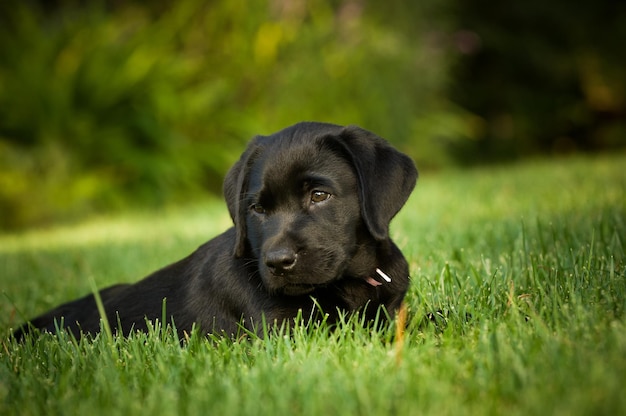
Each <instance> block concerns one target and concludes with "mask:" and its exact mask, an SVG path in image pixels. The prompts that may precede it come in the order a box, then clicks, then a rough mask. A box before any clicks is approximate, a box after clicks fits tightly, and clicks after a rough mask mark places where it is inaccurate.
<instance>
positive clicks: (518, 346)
mask: <svg viewBox="0 0 626 416" xmlns="http://www.w3.org/2000/svg"><path fill="white" fill-rule="evenodd" d="M623 166H626V156H620V155H618V156H611V157H608V156H605V157H598V158H582V157H581V158H572V159H567V160H559V161H535V162H527V163H524V164H520V165H514V166H507V167H498V168H489V169H479V170H472V171H462V170H460V171H454V172H443V173H439V174H429V173H428V172H425V173H423V174H422V176H421V178H420V180H419V182H418V186H417V189H416V192H415V193H414V195H413V196H412V197H411V199H410V201H409V203H408V204H407V206H406V207H405V208H404V210H403V211H402V212H401V213H400V214H399V216H398V217H397V218H396V219H395V220H394V223H393V227H392V233H393V235H394V239H395V240H396V241H397V243H398V244H399V245H400V246H401V248H402V249H403V251H404V252H405V254H406V255H407V258H408V260H409V263H410V267H411V275H412V276H411V277H412V285H411V288H410V290H409V294H408V296H407V306H408V309H409V319H408V326H407V330H406V333H405V336H404V343H403V345H402V346H401V347H398V346H397V345H395V342H396V341H395V340H394V333H395V331H394V330H393V328H391V329H383V330H380V331H374V330H371V329H363V328H362V327H361V325H360V324H359V321H358V317H356V318H352V319H347V322H345V323H344V324H342V325H340V328H338V329H335V330H331V329H329V328H328V327H326V326H325V325H323V324H322V325H320V326H317V327H310V328H305V327H303V326H302V325H295V327H292V328H291V329H290V330H288V331H287V330H283V331H282V332H281V331H279V332H278V333H276V334H274V335H273V336H272V337H269V338H268V339H264V340H262V339H254V338H252V339H240V340H236V341H231V340H226V339H221V338H211V339H209V340H206V339H205V338H204V337H202V336H198V334H194V335H192V336H191V338H190V339H189V340H188V345H187V346H186V347H184V348H181V347H180V346H179V341H178V340H177V339H176V338H175V337H174V336H173V335H172V334H171V332H168V331H161V330H160V328H159V327H158V325H157V328H155V330H154V331H153V332H152V333H150V334H148V335H144V334H137V335H134V336H132V337H131V338H129V339H113V340H111V339H108V338H107V337H100V338H97V339H96V340H94V341H92V342H86V341H81V342H78V343H77V342H74V341H72V340H71V339H68V338H67V337H61V338H56V337H53V336H45V337H43V338H41V339H38V340H36V341H35V340H33V341H30V342H28V343H26V344H25V345H16V344H14V343H12V342H9V341H3V344H2V349H1V350H0V362H1V365H0V400H1V402H0V403H1V404H0V414H44V413H45V414H78V413H85V412H89V414H111V413H114V414H131V413H139V412H141V413H150V414H272V415H274V414H436V415H448V414H449V415H452V414H454V415H458V414H480V415H482V414H503V413H506V414H524V415H526V414H567V415H576V414H580V415H586V414H619V413H623V412H624V411H625V410H626V394H625V392H626V391H625V390H624V385H625V384H626V376H625V375H624V374H626V322H625V319H624V318H625V311H626V270H625V268H626V262H625V260H626V250H625V244H626V242H625V241H624V239H625V238H626V173H624V169H623ZM377 197H384V194H381V195H378V196H377ZM229 224H230V220H229V218H228V214H227V211H226V207H225V205H224V204H222V203H214V204H207V205H206V206H196V207H186V208H181V210H174V211H169V212H165V213H160V214H157V213H146V214H145V215H138V214H133V215H128V216H124V217H118V218H111V219H102V220H98V221H94V222H90V223H86V224H82V225H77V226H74V227H65V228H59V229H56V230H47V231H33V232H30V233H27V234H24V235H15V236H6V237H1V238H0V279H1V280H0V281H1V283H2V292H3V295H4V300H3V301H2V302H0V331H2V334H3V336H6V335H8V333H9V328H10V327H14V326H15V325H16V324H18V323H20V322H21V318H20V316H19V314H18V313H17V312H16V309H19V312H21V313H22V314H24V315H26V316H33V315H34V314H36V313H39V312H42V311H43V310H45V309H46V308H48V307H51V306H54V305H55V304H57V303H59V302H61V301H64V300H67V299H70V298H72V297H74V296H78V295H81V294H84V293H88V292H89V291H90V286H89V281H90V279H93V280H95V281H96V283H97V284H98V285H99V286H105V285H107V284H111V283H114V282H118V281H135V280H137V279H138V278H140V277H142V276H144V275H146V274H147V273H149V272H151V271H153V270H155V269H157V268H159V267H161V266H163V265H165V264H167V263H169V262H172V261H175V260H177V259H180V258H181V257H183V256H184V255H186V254H188V253H189V252H191V251H192V250H193V249H195V247H197V246H198V245H199V244H200V243H202V242H203V241H205V240H207V239H209V238H211V237H212V236H214V235H216V234H217V233H219V232H221V231H222V230H224V229H226V228H227V227H228V226H229Z"/></svg>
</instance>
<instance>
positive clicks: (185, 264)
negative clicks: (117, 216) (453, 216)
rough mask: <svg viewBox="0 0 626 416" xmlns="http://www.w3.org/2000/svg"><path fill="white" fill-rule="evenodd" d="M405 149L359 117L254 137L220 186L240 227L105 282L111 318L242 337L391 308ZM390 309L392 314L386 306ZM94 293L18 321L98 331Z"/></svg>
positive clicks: (412, 177)
mask: <svg viewBox="0 0 626 416" xmlns="http://www.w3.org/2000/svg"><path fill="white" fill-rule="evenodd" d="M416 180H417V170H416V168H415V165H414V164H413V162H412V161H411V159H410V158H409V157H407V156H406V155H404V154H402V153H400V152H398V151H397V150H395V149H394V148H392V147H391V146H390V145H389V144H388V143H387V142H386V141H385V140H383V139H382V138H380V137H378V136H376V135H374V134H373V133H370V132H369V131H366V130H363V129H361V128H359V127H354V126H351V127H341V126H336V125H331V124H324V123H299V124H296V125H294V126H292V127H289V128H286V129H284V130H282V131H280V132H278V133H275V134H273V135H271V136H257V137H255V138H254V139H253V140H252V141H251V142H250V144H249V145H248V147H247V149H246V151H245V152H244V153H243V155H242V156H241V158H240V159H239V161H238V162H237V163H235V165H234V166H233V167H232V168H231V169H230V171H229V172H228V174H227V175H226V178H225V181H224V195H225V198H226V203H227V205H228V210H229V211H230V215H231V217H232V219H233V222H234V224H235V226H234V227H233V228H230V229H229V230H227V231H226V232H224V233H223V234H222V235H220V236H218V237H216V238H214V239H212V240H210V241H209V242H207V243H205V244H204V245H202V246H200V247H199V248H198V249H197V250H196V251H195V252H194V253H192V254H191V255H190V256H189V257H187V258H185V259H183V260H180V261H178V262H176V263H174V264H171V265H169V266H167V267H165V268H163V269H161V270H159V271H157V272H155V273H153V274H151V275H149V276H148V277H146V278H145V279H143V280H141V281H139V282H137V283H135V284H120V285H116V286H112V287H109V288H107V289H104V290H102V291H100V293H99V295H100V298H101V300H102V305H103V306H104V310H105V311H106V317H107V319H108V321H109V323H110V325H111V327H112V328H114V329H117V330H121V332H122V333H123V334H128V333H129V332H131V331H134V330H142V331H145V330H147V321H148V320H155V319H161V318H162V317H163V315H162V314H163V306H164V303H165V310H166V314H167V315H166V317H167V319H168V323H169V322H172V321H173V322H174V323H175V326H176V328H177V330H178V332H179V334H180V335H183V334H184V333H185V332H187V333H189V332H190V331H191V328H192V326H193V325H195V326H197V327H199V328H200V330H201V331H203V332H205V333H222V334H225V335H228V336H236V335H237V334H238V333H239V332H241V329H242V327H243V328H245V329H246V330H249V331H253V332H257V333H259V332H260V328H261V323H262V322H266V323H269V324H275V323H279V324H280V323H282V322H284V321H285V320H290V319H293V318H295V317H296V316H297V314H298V313H299V311H300V312H301V313H302V316H303V317H305V318H307V317H315V316H317V317H320V316H321V315H320V314H319V312H320V311H322V312H323V313H324V314H326V316H327V319H328V321H329V322H332V321H333V320H336V319H337V318H338V315H339V313H340V312H341V311H343V312H352V311H357V310H360V311H361V312H362V313H364V314H365V316H366V318H367V319H374V318H375V316H376V314H377V313H378V309H379V307H380V306H384V307H385V308H386V310H387V311H388V313H389V314H390V315H393V313H394V311H395V310H396V309H397V308H398V307H399V306H400V304H401V302H402V299H403V298H404V295H405V293H406V291H407V288H408V285H409V270H408V265H407V262H406V260H405V258H404V256H403V255H402V253H401V252H400V250H399V249H398V247H396V245H395V244H394V243H393V242H392V241H391V239H390V238H389V222H390V221H391V219H392V218H393V217H394V216H395V215H396V213H397V212H398V211H399V210H400V208H401V207H402V206H403V205H404V203H405V202H406V200H407V198H408V197H409V194H410V193H411V191H412V190H413V187H414V186H415V182H416ZM383 315H384V314H383ZM100 319H101V316H100V314H99V312H98V308H97V306H96V300H95V298H94V296H93V295H88V296H86V297H84V298H81V299H78V300H75V301H73V302H69V303H66V304H63V305H61V306H59V307H57V308H55V309H53V310H51V311H49V312H47V313H45V314H43V315H41V316H39V317H37V318H34V319H33V320H31V321H30V322H29V323H27V324H25V325H23V326H22V327H21V328H18V329H17V330H16V331H15V333H14V336H15V337H16V338H18V339H21V338H23V336H24V334H25V333H26V332H28V331H30V330H31V329H32V328H38V329H41V330H45V331H48V332H54V331H55V330H56V328H57V327H58V326H62V327H63V328H65V329H66V330H69V331H70V332H71V333H73V334H74V335H75V336H76V337H80V336H81V334H83V333H88V334H95V333H97V332H98V331H99V330H100Z"/></svg>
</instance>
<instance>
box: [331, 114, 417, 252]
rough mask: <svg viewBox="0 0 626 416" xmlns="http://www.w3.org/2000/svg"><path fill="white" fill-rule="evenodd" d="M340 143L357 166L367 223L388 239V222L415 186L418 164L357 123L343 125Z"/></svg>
mask: <svg viewBox="0 0 626 416" xmlns="http://www.w3.org/2000/svg"><path fill="white" fill-rule="evenodd" d="M339 143H340V144H341V146H342V147H343V148H344V150H345V151H346V152H347V154H348V157H349V158H350V159H351V162H352V164H353V165H354V168H355V170H356V174H357V177H358V184H359V200H360V204H361V215H362V216H363V220H364V221H365V225H366V226H367V228H368V230H369V232H370V234H371V235H372V237H374V238H375V239H376V240H379V241H383V240H386V239H387V238H389V222H390V221H391V219H392V218H393V217H394V216H395V215H396V214H397V213H398V211H400V208H402V206H403V205H404V204H405V202H406V201H407V199H408V198H409V195H410V194H411V191H412V190H413V188H414V187H415V182H416V181H417V169H416V167H415V164H414V163H413V161H412V160H411V159H410V158H409V157H408V156H407V155H405V154H403V153H400V152H399V151H397V150H396V149H394V148H393V147H391V145H389V143H387V142H386V141H385V140H384V139H382V138H380V137H378V136H377V135H375V134H374V133H371V132H369V131H367V130H364V129H362V128H360V127H357V126H348V127H346V128H344V130H343V131H342V133H341V134H340V140H339Z"/></svg>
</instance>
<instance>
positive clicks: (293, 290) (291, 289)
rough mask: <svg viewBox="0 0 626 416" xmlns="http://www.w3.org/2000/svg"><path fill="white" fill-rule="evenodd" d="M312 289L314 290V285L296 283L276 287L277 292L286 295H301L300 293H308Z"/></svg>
mask: <svg viewBox="0 0 626 416" xmlns="http://www.w3.org/2000/svg"><path fill="white" fill-rule="evenodd" d="M314 290H315V286H313V285H298V284H293V285H291V284H290V285H285V286H283V287H281V288H280V289H278V292H279V293H282V294H283V295H286V296H302V295H306V294H309V293H311V292H313V291H314Z"/></svg>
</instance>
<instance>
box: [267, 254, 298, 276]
mask: <svg viewBox="0 0 626 416" xmlns="http://www.w3.org/2000/svg"><path fill="white" fill-rule="evenodd" d="M297 260H298V254H297V253H296V252H295V251H293V250H291V249H288V248H281V249H277V250H273V251H270V252H268V253H267V254H266V255H265V265H266V266H267V267H269V268H270V270H271V271H272V272H273V273H275V274H282V273H285V272H288V271H289V270H291V269H293V268H294V267H295V265H296V262H297Z"/></svg>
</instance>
